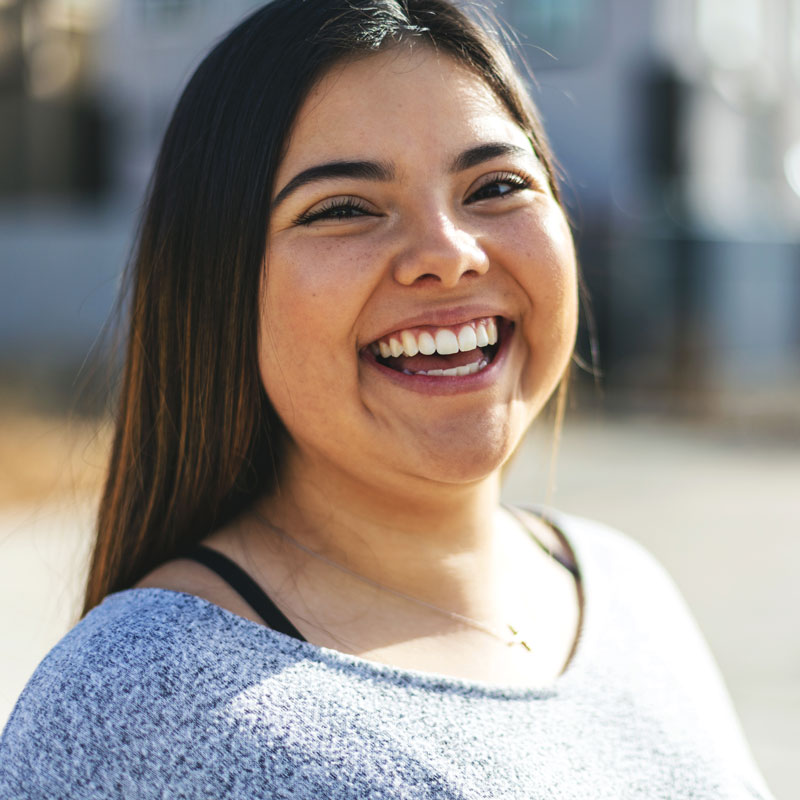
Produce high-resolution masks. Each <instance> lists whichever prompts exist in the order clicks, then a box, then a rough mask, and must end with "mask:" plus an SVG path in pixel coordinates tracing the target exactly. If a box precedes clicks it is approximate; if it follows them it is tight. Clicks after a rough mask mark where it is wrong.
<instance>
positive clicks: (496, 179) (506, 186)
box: [466, 172, 533, 204]
mask: <svg viewBox="0 0 800 800" xmlns="http://www.w3.org/2000/svg"><path fill="white" fill-rule="evenodd" d="M532 185H533V181H531V180H530V179H529V178H527V177H525V176H524V175H520V174H518V173H516V172H498V173H497V174H495V175H489V176H487V177H486V178H485V179H484V180H483V182H482V183H481V185H480V186H479V187H478V188H477V189H476V190H475V191H474V192H473V193H472V194H471V195H470V196H469V197H468V198H467V200H466V202H467V204H469V203H476V202H478V201H479V200H490V199H492V198H495V197H507V196H508V195H511V194H515V193H516V192H521V191H523V190H524V189H530V188H531V186H532Z"/></svg>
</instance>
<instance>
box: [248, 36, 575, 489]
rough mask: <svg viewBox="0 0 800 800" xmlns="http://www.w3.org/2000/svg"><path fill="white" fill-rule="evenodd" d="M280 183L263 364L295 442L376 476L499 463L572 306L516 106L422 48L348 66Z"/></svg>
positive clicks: (297, 140) (299, 450)
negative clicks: (509, 108)
mask: <svg viewBox="0 0 800 800" xmlns="http://www.w3.org/2000/svg"><path fill="white" fill-rule="evenodd" d="M273 197H274V203H273V215H272V219H271V223H270V228H269V233H268V247H267V256H266V259H265V276H266V277H265V281H264V287H263V295H264V296H263V305H262V321H261V335H260V367H261V374H262V379H263V381H264V385H265V387H266V388H267V391H268V394H269V396H270V398H271V400H272V402H273V403H274V405H275V408H276V410H277V412H278V414H279V415H280V416H281V418H282V419H283V421H284V422H285V424H286V427H287V429H288V430H289V432H290V434H291V436H292V440H293V444H294V453H295V456H296V457H297V458H298V459H300V460H301V461H302V459H309V458H311V459H316V460H317V462H320V461H324V462H325V463H326V464H328V465H329V466H330V467H331V468H333V469H337V470H341V471H343V472H344V473H347V474H348V475H351V476H355V477H357V478H358V479H359V480H361V481H364V482H366V483H368V484H370V485H373V486H383V487H390V486H397V485H399V484H400V483H402V482H403V481H405V480H414V479H420V478H422V479H427V480H431V479H433V480H436V481H443V482H451V483H452V482H463V481H474V480H477V479H481V478H484V477H486V476H488V475H490V474H492V473H493V472H494V471H495V470H497V469H498V467H499V466H501V465H502V463H503V462H504V461H505V460H506V459H507V458H508V456H509V454H510V453H511V452H512V451H513V449H514V447H515V446H516V445H517V443H518V442H519V440H520V438H521V436H522V435H523V433H524V431H525V429H526V428H527V426H528V425H529V423H530V421H531V420H532V419H533V417H534V416H535V415H536V413H538V411H539V410H540V409H541V407H542V405H543V404H544V403H545V401H546V399H547V397H548V396H549V395H550V394H551V392H552V390H553V389H554V387H555V386H556V384H557V382H558V380H559V378H560V376H561V375H562V373H563V371H564V369H565V368H566V365H567V363H568V360H569V357H570V354H571V351H572V346H573V341H574V337H575V328H576V320H577V311H576V307H577V302H576V295H577V292H576V274H575V272H576V271H575V261H574V253H573V248H572V240H571V237H570V233H569V229H568V226H567V224H566V221H565V219H564V215H563V213H562V211H561V209H560V207H559V206H558V204H557V202H556V201H555V200H554V198H553V197H552V194H551V192H550V190H549V188H548V180H547V175H546V174H545V171H544V169H543V167H542V166H541V164H540V163H539V161H538V159H537V158H536V156H535V155H534V152H533V149H532V146H531V144H530V141H529V138H528V136H527V135H526V133H525V132H524V131H523V130H522V129H521V128H520V127H519V126H518V125H517V124H516V123H515V122H514V121H513V119H512V118H511V116H510V115H509V113H508V111H507V110H506V109H505V107H504V106H503V105H502V104H501V103H500V101H499V100H498V99H497V98H496V97H495V96H494V94H493V93H492V92H491V90H490V89H489V88H488V87H487V86H486V84H485V83H484V82H483V81H482V80H481V79H480V78H478V77H476V76H475V75H474V74H472V73H471V72H469V71H467V70H466V69H465V68H464V67H462V66H461V65H459V64H457V63H456V62H455V61H453V60H451V59H450V58H449V57H447V56H444V55H441V54H436V53H434V52H433V51H432V50H430V49H428V48H425V47H420V46H417V47H415V48H414V49H413V50H412V49H411V48H408V47H402V48H398V49H395V50H391V51H388V52H384V53H381V54H379V55H375V56H370V57H367V58H365V59H362V60H358V61H355V62H351V63H347V64H345V65H341V66H338V67H336V68H334V69H333V70H332V71H331V72H330V73H329V74H328V75H327V76H326V77H325V78H324V79H323V80H322V81H321V82H320V84H319V85H318V86H317V87H316V89H315V90H314V91H313V92H312V93H311V95H310V96H309V98H308V99H307V100H306V102H305V104H304V105H303V107H302V109H301V112H300V114H299V117H298V119H297V122H296V124H295V126H294V129H293V131H292V134H291V137H290V140H289V144H288V150H287V153H286V156H285V158H284V160H283V162H282V164H281V166H280V169H279V172H278V176H277V180H276V184H275V191H274V195H273ZM492 325H494V326H495V337H496V341H494V342H492V343H491V344H485V340H486V338H487V337H488V336H491V335H492ZM465 328H470V329H471V330H472V333H470V332H469V331H467V332H465V331H464V329H465ZM426 337H428V338H426ZM393 340H394V343H393ZM430 341H433V342H434V344H433V347H435V350H434V352H432V353H430V352H428V353H426V352H425V350H430V348H431V345H430ZM453 341H457V342H458V344H457V345H455V347H456V351H457V352H455V353H454V352H452V347H453V345H452V342H453ZM481 343H484V344H483V346H481ZM390 346H391V347H393V348H395V350H394V352H391V351H390V350H389V349H388V348H390ZM401 346H403V347H404V349H403V350H402V352H400V353H398V352H397V350H398V348H399V347H401ZM459 367H460V368H461V372H462V373H463V372H464V371H465V370H466V371H467V372H468V374H459V375H452V374H448V370H449V373H452V372H453V371H457V369H458V368H459ZM437 371H440V372H441V373H443V374H442V375H438V374H437Z"/></svg>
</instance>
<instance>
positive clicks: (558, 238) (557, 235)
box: [511, 201, 578, 335]
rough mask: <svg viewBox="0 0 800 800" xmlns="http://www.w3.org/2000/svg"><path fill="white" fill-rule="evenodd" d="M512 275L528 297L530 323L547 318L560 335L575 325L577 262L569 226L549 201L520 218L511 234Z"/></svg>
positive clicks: (566, 333)
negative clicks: (539, 208) (527, 216)
mask: <svg viewBox="0 0 800 800" xmlns="http://www.w3.org/2000/svg"><path fill="white" fill-rule="evenodd" d="M511 241H513V242H515V252H514V256H513V262H514V263H515V264H516V265H517V268H516V269H515V272H514V275H515V278H516V280H517V281H518V282H519V284H520V285H521V286H522V288H523V290H524V291H525V294H526V295H527V296H528V298H529V300H530V305H531V310H532V313H531V315H530V319H531V321H532V322H534V323H535V322H537V321H538V322H539V323H540V324H541V323H542V322H543V321H545V320H546V321H547V322H548V323H549V324H550V325H554V326H555V327H556V328H557V329H558V330H560V331H561V332H562V334H563V335H568V334H569V333H570V331H571V330H572V328H573V327H574V326H575V325H576V324H577V299H578V286H577V265H576V261H575V249H574V246H573V242H572V236H571V234H570V230H569V226H568V225H567V222H566V219H565V218H564V215H563V213H562V212H561V210H560V209H559V208H558V206H556V205H555V204H554V203H553V202H552V201H550V204H549V205H547V206H545V208H544V210H542V211H540V212H539V213H537V214H535V215H531V216H530V217H529V218H528V220H527V221H526V220H521V221H520V222H519V223H518V228H517V230H516V232H515V235H514V236H513V237H511Z"/></svg>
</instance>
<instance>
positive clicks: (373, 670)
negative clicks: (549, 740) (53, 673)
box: [98, 507, 597, 700]
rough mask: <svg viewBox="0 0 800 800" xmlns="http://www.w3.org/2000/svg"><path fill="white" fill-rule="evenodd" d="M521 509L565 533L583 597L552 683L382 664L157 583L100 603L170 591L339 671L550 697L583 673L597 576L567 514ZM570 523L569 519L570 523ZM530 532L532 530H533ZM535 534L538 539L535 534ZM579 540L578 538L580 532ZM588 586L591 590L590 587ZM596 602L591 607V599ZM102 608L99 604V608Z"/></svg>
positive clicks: (509, 695)
mask: <svg viewBox="0 0 800 800" xmlns="http://www.w3.org/2000/svg"><path fill="white" fill-rule="evenodd" d="M521 509H522V510H523V511H526V512H528V513H531V514H533V515H535V516H537V517H538V518H539V519H540V520H541V521H543V522H545V523H546V524H548V525H550V526H551V527H552V528H553V529H554V530H555V532H556V533H557V534H558V535H559V536H560V537H561V539H562V540H563V541H564V543H565V544H566V545H567V548H568V549H569V551H570V553H571V555H572V559H573V561H574V564H575V567H576V570H575V575H576V580H577V581H578V584H579V592H580V598H581V609H580V618H579V619H580V621H579V625H578V630H577V632H576V639H575V645H574V648H573V652H572V657H571V658H570V660H569V663H568V664H567V666H566V667H565V669H564V670H563V671H562V672H561V673H560V674H559V675H557V676H556V677H555V678H554V679H553V680H552V681H549V682H546V683H541V684H538V685H531V686H523V685H519V684H502V683H494V682H491V681H483V680H477V679H471V678H461V677H458V676H455V675H448V674H446V673H439V672H433V671H428V670H421V669H411V668H407V667H397V666H393V665H391V664H384V663H382V662H379V661H371V660H370V659H366V658H362V657H361V656H357V655H353V654H351V653H344V652H342V651H340V650H335V649H333V648H329V647H324V646H322V645H316V644H313V643H312V642H309V641H306V640H301V639H297V638H295V637H293V636H289V635H287V634H285V633H281V632H280V631H276V630H274V629H273V628H269V627H267V626H266V625H263V624H261V623H260V622H255V621H253V620H251V619H247V618H246V617H242V616H240V615H239V614H236V613H235V612H233V611H229V610H228V609H226V608H223V607H222V606H219V605H217V604H216V603H212V602H211V601H210V600H206V599H205V598H202V597H199V596H197V595H195V594H191V593H189V592H181V591H178V590H176V589H162V588H159V587H142V588H131V589H123V590H121V591H119V592H116V593H114V594H112V595H109V596H108V597H107V598H106V600H104V601H103V603H102V604H101V605H105V603H106V602H108V601H109V600H112V598H115V597H118V598H122V597H123V596H126V595H127V596H130V595H131V594H139V595H140V596H141V593H150V594H155V595H162V596H164V595H172V596H175V597H180V598H184V599H187V600H189V601H191V602H192V603H193V604H195V605H197V606H199V607H200V608H202V609H204V610H205V611H206V612H207V613H211V614H213V615H214V616H216V617H218V618H219V619H220V620H223V621H225V622H226V623H227V624H228V625H233V626H234V627H235V628H236V629H237V631H239V632H241V633H243V634H245V635H249V634H254V635H255V636H257V637H259V638H263V639H269V640H270V642H271V646H272V647H273V648H274V649H277V650H279V651H280V652H282V653H284V654H286V655H287V656H291V657H292V658H294V659H297V655H298V654H300V653H302V654H303V656H305V657H306V658H307V659H308V660H310V661H314V662H317V663H319V664H321V665H325V666H330V667H334V668H338V669H343V668H348V669H352V670H355V671H357V672H360V673H361V674H362V675H367V676H369V677H370V678H372V679H374V680H382V681H387V682H389V683H392V684H402V685H403V686H406V687H408V686H413V687H415V688H418V689H421V690H433V691H437V692H442V691H445V692H450V693H456V694H467V695H472V696H483V697H487V698H489V697H495V698H500V699H509V700H511V699H520V700H523V699H548V698H550V697H554V696H556V695H557V694H558V692H559V689H562V688H565V687H567V686H568V685H569V684H571V683H573V682H574V681H575V680H576V679H577V678H578V676H579V675H580V673H581V672H582V671H583V665H584V663H585V662H586V659H587V658H588V656H587V653H586V650H587V648H588V646H589V644H590V641H591V640H592V639H593V636H592V631H593V630H594V629H595V620H594V616H595V613H594V612H595V608H594V607H593V606H594V605H596V603H595V600H596V599H597V598H596V597H595V595H594V591H595V588H596V587H595V582H594V580H593V576H591V575H589V576H587V570H586V563H585V559H584V558H583V556H582V553H581V552H580V551H581V549H582V547H581V544H582V543H581V544H579V545H578V546H576V545H575V542H574V539H575V532H574V531H572V532H571V533H570V534H569V535H568V534H567V533H566V532H565V531H564V527H565V525H564V523H565V522H567V519H566V518H565V516H566V515H563V514H560V513H556V512H552V511H551V510H549V509H547V510H544V509H541V508H532V507H521ZM567 524H568V523H567ZM531 535H532V534H531ZM534 538H535V537H534ZM577 538H580V536H578V537H577ZM587 584H588V588H587ZM590 598H591V600H592V604H591V605H592V607H591V608H590V604H589V602H588V601H589V599H590ZM99 608H100V607H98V609H99Z"/></svg>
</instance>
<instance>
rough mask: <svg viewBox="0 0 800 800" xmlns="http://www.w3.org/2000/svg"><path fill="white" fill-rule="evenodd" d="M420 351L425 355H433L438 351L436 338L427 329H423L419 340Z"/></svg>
mask: <svg viewBox="0 0 800 800" xmlns="http://www.w3.org/2000/svg"><path fill="white" fill-rule="evenodd" d="M417 344H419V351H420V353H422V354H423V355H424V356H432V355H433V354H434V353H435V352H436V340H435V339H434V338H433V336H431V335H430V334H429V333H428V332H427V331H423V332H422V333H421V334H420V335H419V339H418V340H417Z"/></svg>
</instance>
